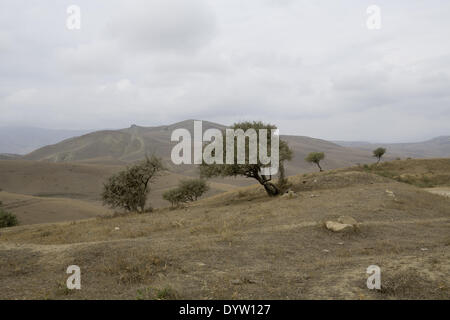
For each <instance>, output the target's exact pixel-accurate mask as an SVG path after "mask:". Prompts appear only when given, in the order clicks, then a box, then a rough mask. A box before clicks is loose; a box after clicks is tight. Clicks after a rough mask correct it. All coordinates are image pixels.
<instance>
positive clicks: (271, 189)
mask: <svg viewBox="0 0 450 320" xmlns="http://www.w3.org/2000/svg"><path fill="white" fill-rule="evenodd" d="M252 177H253V178H255V179H256V180H258V182H259V183H260V184H262V185H263V187H264V189H265V190H266V192H267V194H268V195H269V196H270V197H274V196H277V195H279V194H280V189H279V188H278V187H277V186H276V185H274V184H273V183H272V182H270V181H269V180H266V179H265V178H264V177H263V176H260V175H259V174H254V175H253V176H252Z"/></svg>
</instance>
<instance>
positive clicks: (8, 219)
mask: <svg viewBox="0 0 450 320" xmlns="http://www.w3.org/2000/svg"><path fill="white" fill-rule="evenodd" d="M18 224H19V221H18V220H17V217H16V215H15V214H13V213H10V212H6V211H4V210H3V209H1V208H0V228H7V227H13V226H17V225H18Z"/></svg>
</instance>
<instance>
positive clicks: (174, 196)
mask: <svg viewBox="0 0 450 320" xmlns="http://www.w3.org/2000/svg"><path fill="white" fill-rule="evenodd" d="M163 199H164V200H167V201H169V202H170V204H171V205H172V207H174V206H178V205H179V204H180V203H182V202H185V198H184V196H183V194H182V193H181V190H180V189H179V188H175V189H172V190H169V191H166V192H164V193H163Z"/></svg>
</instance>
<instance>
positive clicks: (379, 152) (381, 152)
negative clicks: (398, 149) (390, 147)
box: [373, 147, 386, 164]
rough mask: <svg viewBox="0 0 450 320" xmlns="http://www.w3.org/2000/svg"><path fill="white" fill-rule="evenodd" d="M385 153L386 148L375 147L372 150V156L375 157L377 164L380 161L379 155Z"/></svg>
mask: <svg viewBox="0 0 450 320" xmlns="http://www.w3.org/2000/svg"><path fill="white" fill-rule="evenodd" d="M385 153H386V148H381V147H380V148H376V149H375V150H373V156H374V157H375V158H377V159H378V160H377V164H378V163H379V162H380V160H381V157H382V156H383V155H384V154H385Z"/></svg>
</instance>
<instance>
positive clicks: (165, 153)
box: [24, 120, 374, 174]
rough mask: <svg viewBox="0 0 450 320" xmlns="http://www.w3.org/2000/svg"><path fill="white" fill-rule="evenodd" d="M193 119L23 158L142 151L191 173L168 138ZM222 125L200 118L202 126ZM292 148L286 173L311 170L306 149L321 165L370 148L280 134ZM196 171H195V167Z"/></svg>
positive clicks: (361, 158) (103, 159)
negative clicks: (319, 156) (319, 155)
mask: <svg viewBox="0 0 450 320" xmlns="http://www.w3.org/2000/svg"><path fill="white" fill-rule="evenodd" d="M193 126H194V120H186V121H183V122H178V123H175V124H172V125H167V126H158V127H141V126H136V125H132V126H131V127H129V128H126V129H121V130H104V131H97V132H92V133H88V134H85V135H83V136H80V137H75V138H70V139H67V140H64V141H61V142H59V143H57V144H54V145H49V146H46V147H43V148H40V149H38V150H36V151H33V152H31V153H29V154H27V155H26V156H24V159H26V160H37V161H49V162H74V161H76V162H80V161H82V162H90V163H109V164H126V163H130V162H134V161H137V160H140V159H142V158H143V157H144V156H145V155H146V154H155V155H158V156H160V157H162V158H163V159H165V160H167V162H168V166H169V167H170V168H171V169H172V170H173V171H176V172H183V173H184V174H189V172H192V173H194V171H195V170H194V167H193V166H181V167H179V166H175V165H173V164H172V163H171V162H170V161H169V159H170V153H171V150H172V147H173V146H174V145H175V144H176V142H171V141H170V136H171V134H172V132H173V130H175V129H178V128H185V129H188V130H189V131H190V132H191V133H192V132H193ZM209 128H217V129H219V130H223V129H225V128H226V126H224V125H221V124H217V123H213V122H208V121H203V130H206V129H209ZM281 138H282V139H284V140H286V141H287V142H288V143H289V145H290V146H291V147H292V149H293V150H294V159H293V161H291V162H290V163H289V165H288V174H295V173H298V172H307V171H315V170H316V168H315V167H314V166H312V165H310V164H308V163H306V162H305V161H304V158H305V157H306V156H307V154H308V153H309V152H312V151H323V152H325V154H326V158H325V160H324V162H323V164H324V167H325V168H327V169H329V168H338V167H344V166H349V165H354V164H356V163H366V162H373V161H374V160H373V158H372V156H371V153H370V152H366V151H364V150H358V149H353V148H347V147H343V146H339V145H337V144H335V143H332V142H328V141H325V140H320V139H314V138H310V137H302V136H283V135H282V136H281ZM195 172H196V171H195Z"/></svg>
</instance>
